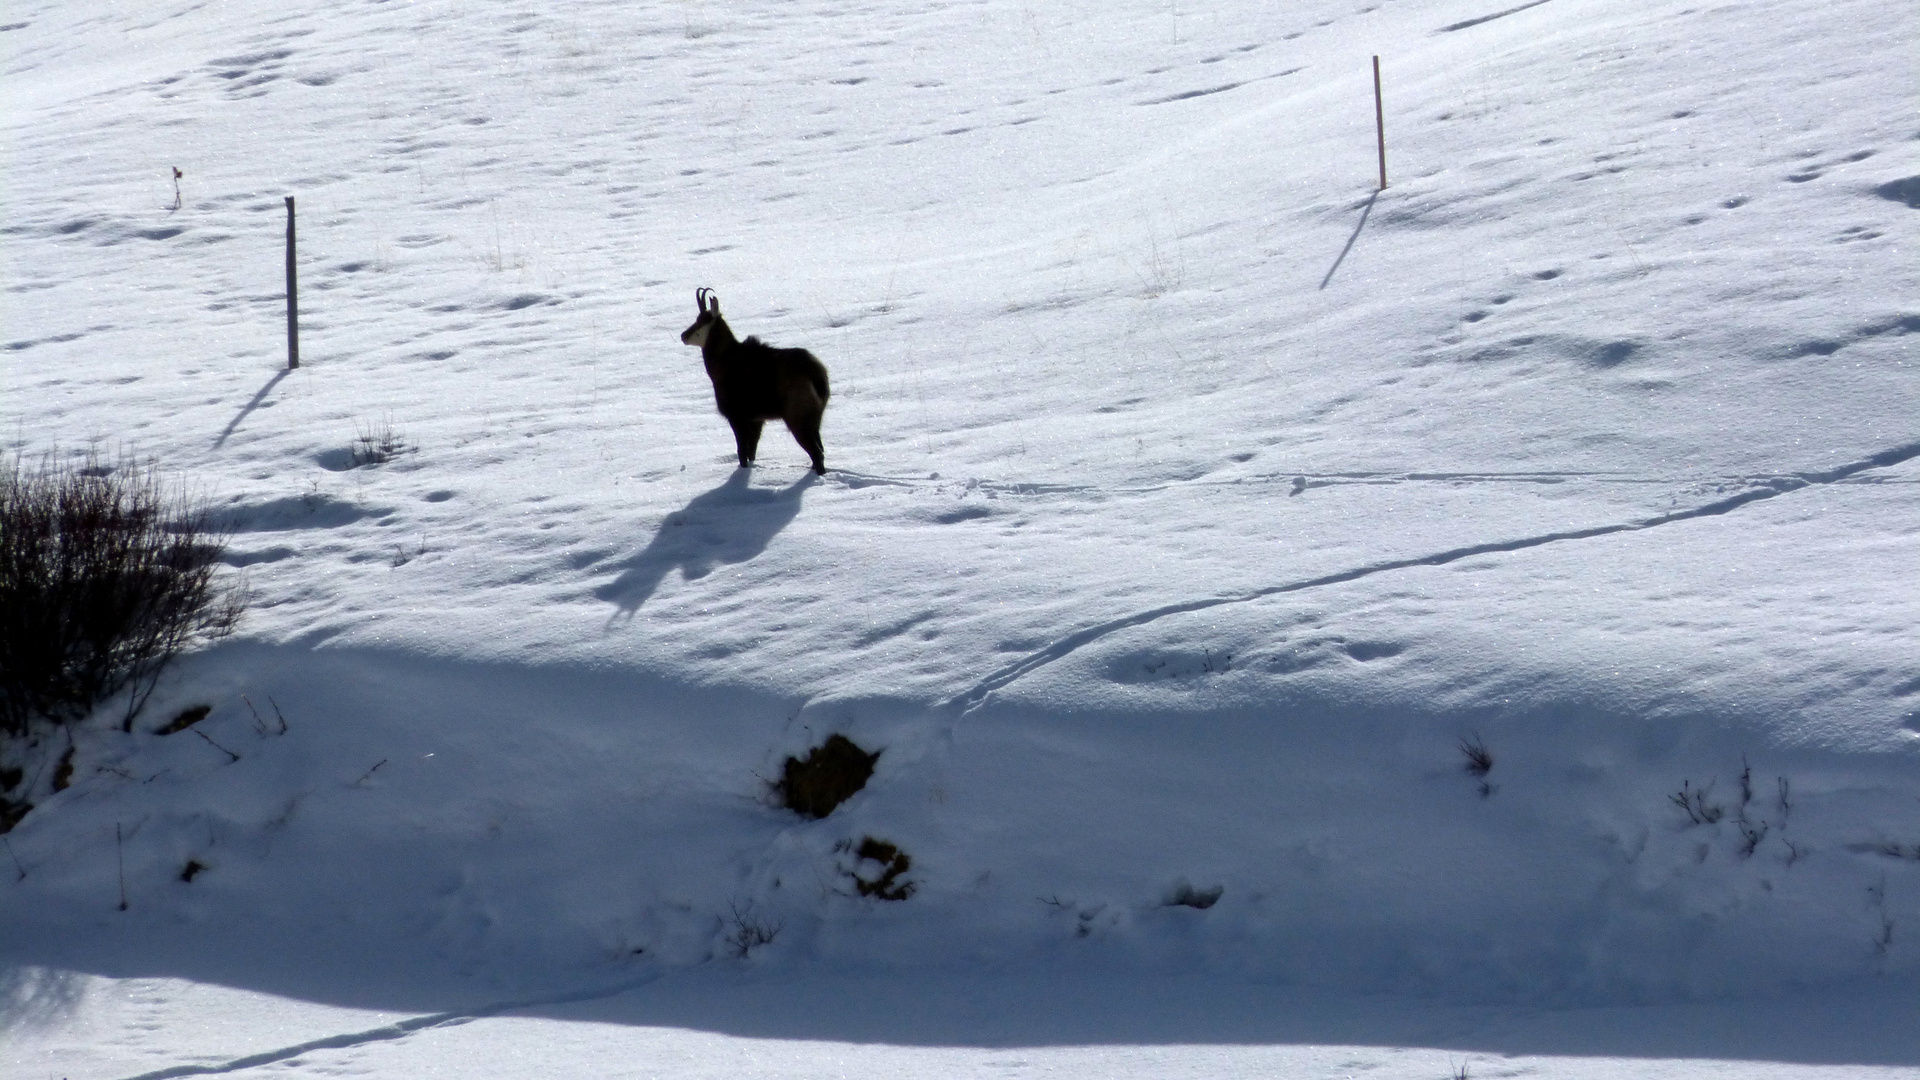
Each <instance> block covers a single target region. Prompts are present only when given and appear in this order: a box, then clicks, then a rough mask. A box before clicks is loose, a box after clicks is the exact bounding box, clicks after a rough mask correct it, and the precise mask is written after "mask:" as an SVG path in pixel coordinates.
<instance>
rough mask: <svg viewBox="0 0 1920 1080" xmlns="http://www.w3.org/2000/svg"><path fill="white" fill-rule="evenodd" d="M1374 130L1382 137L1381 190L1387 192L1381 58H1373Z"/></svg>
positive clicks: (1385, 128)
mask: <svg viewBox="0 0 1920 1080" xmlns="http://www.w3.org/2000/svg"><path fill="white" fill-rule="evenodd" d="M1373 130H1374V131H1375V132H1376V133H1377V134H1378V135H1379V137H1380V190H1381V191H1385V190H1387V111H1386V109H1385V108H1384V107H1382V105H1381V104H1380V58H1379V57H1377V56H1376V57H1374V58H1373Z"/></svg>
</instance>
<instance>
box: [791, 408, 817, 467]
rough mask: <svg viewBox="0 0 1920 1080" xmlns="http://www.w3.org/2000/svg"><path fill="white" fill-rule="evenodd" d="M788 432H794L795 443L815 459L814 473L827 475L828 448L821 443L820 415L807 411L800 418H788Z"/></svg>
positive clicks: (814, 411)
mask: <svg viewBox="0 0 1920 1080" xmlns="http://www.w3.org/2000/svg"><path fill="white" fill-rule="evenodd" d="M787 430H788V431H791V432H793V441H795V442H797V443H799V444H800V449H802V450H805V451H806V452H807V456H808V457H810V458H812V459H813V471H814V472H817V473H819V474H821V475H822V476H824V475H826V472H827V448H826V447H825V446H824V445H822V444H821V442H820V413H819V412H818V411H816V410H807V411H804V412H802V413H800V414H799V415H798V416H790V417H788V418H787Z"/></svg>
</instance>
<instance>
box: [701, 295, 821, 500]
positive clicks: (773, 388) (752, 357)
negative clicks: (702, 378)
mask: <svg viewBox="0 0 1920 1080" xmlns="http://www.w3.org/2000/svg"><path fill="white" fill-rule="evenodd" d="M693 302H694V303H695V304H696V305H698V307H699V308H700V317H699V318H697V319H695V320H694V321H693V325H692V326H689V327H687V329H686V331H685V332H684V333H682V334H681V335H680V343H681V344H683V345H692V346H694V347H696V348H698V349H699V350H700V358H701V359H702V360H704V361H706V365H707V377H708V378H709V379H712V380H713V403H714V404H715V405H716V406H718V407H719V409H720V415H721V416H724V417H726V418H727V423H729V424H731V425H733V439H734V442H735V444H736V445H737V446H738V448H739V451H740V467H741V468H743V469H744V468H746V467H748V466H750V465H752V464H753V458H754V452H755V451H756V450H757V449H758V448H759V446H760V425H761V424H763V423H765V422H766V421H768V420H784V421H786V424H787V430H788V431H791V432H793V437H794V440H795V441H796V442H798V443H799V444H800V447H801V449H803V450H805V451H806V452H807V455H808V456H809V457H811V458H813V471H814V472H817V473H825V472H826V471H827V460H826V448H825V447H824V446H822V445H821V444H820V415H821V414H822V413H824V412H825V411H826V409H827V396H828V394H829V393H830V391H829V390H828V389H827V368H826V365H824V364H822V363H821V362H820V361H819V360H818V359H816V358H815V357H814V355H813V354H812V353H810V352H808V351H807V350H805V349H776V348H774V347H773V346H771V345H768V344H767V343H765V342H763V341H761V340H760V339H759V338H757V337H750V338H748V339H747V340H745V341H740V340H738V339H736V338H735V337H734V336H733V330H732V329H730V328H729V327H728V326H727V320H725V319H723V318H721V317H720V298H719V297H718V296H715V295H714V292H713V290H712V289H708V288H700V289H696V290H694V293H693Z"/></svg>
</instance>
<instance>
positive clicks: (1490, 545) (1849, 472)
mask: <svg viewBox="0 0 1920 1080" xmlns="http://www.w3.org/2000/svg"><path fill="white" fill-rule="evenodd" d="M1916 457H1920V442H1911V443H1907V444H1905V445H1903V446H1897V447H1894V448H1893V449H1891V450H1883V451H1881V452H1880V453H1878V454H1874V455H1873V456H1871V457H1868V458H1864V459H1862V460H1859V461H1855V462H1851V463H1849V464H1846V465H1842V466H1840V467H1838V468H1835V469H1829V470H1827V471H1826V472H1818V473H1794V474H1791V475H1788V476H1782V477H1778V478H1776V479H1774V480H1772V481H1770V482H1769V483H1768V485H1767V486H1764V487H1758V488H1752V489H1749V490H1747V491H1743V492H1740V493H1739V494H1737V495H1733V496H1730V497H1728V498H1725V499H1720V500H1718V501H1715V502H1710V503H1707V504H1705V505H1703V506H1696V507H1694V508H1693V509H1691V510H1677V511H1674V512H1672V513H1667V514H1662V515H1660V516H1659V517H1655V518H1647V519H1645V520H1642V521H1629V522H1625V523H1622V524H1618V525H1596V526H1593V527H1592V528H1586V529H1573V530H1569V531H1566V532H1554V533H1542V534H1540V535H1538V536H1526V537H1521V538H1519V539H1517V540H1493V541H1489V542H1487V543H1484V544H1473V545H1470V546H1468V547H1462V548H1454V549H1452V550H1450V551H1442V552H1439V553H1437V554H1433V555H1416V556H1413V557H1411V558H1405V559H1393V560H1389V561H1387V562H1381V563H1373V564H1371V565H1368V566H1361V567H1355V568H1353V569H1351V570H1341V571H1338V572H1336V573H1332V574H1326V575H1323V576H1321V577H1317V578H1309V579H1307V580H1306V581H1294V582H1289V583H1287V584H1285V585H1271V586H1268V587H1267V588H1264V589H1256V590H1254V591H1252V592H1248V593H1241V594H1239V595H1237V596H1212V597H1207V598H1206V599H1202V600H1187V601H1182V602H1181V603H1177V604H1166V605H1163V606H1161V607H1157V608H1150V609H1148V610H1146V611H1142V612H1136V613H1135V614H1132V615H1127V616H1123V617H1121V618H1118V619H1112V620H1109V621H1107V622H1104V623H1100V624H1098V625H1095V626H1089V627H1087V628H1086V629H1084V630H1080V631H1077V632H1075V633H1072V634H1069V635H1067V636H1066V637H1063V638H1061V639H1060V640H1058V641H1056V642H1054V643H1053V644H1051V645H1049V646H1047V647H1046V648H1044V649H1041V650H1039V651H1037V652H1033V653H1029V654H1028V655H1027V656H1025V657H1024V658H1022V659H1020V660H1017V661H1015V662H1013V663H1012V664H1009V665H1007V666H1005V667H1003V668H1001V669H1000V670H999V671H996V672H994V673H993V674H991V675H989V676H987V677H986V678H984V679H982V680H980V682H978V683H976V684H975V685H974V686H973V688H972V689H970V690H967V691H965V692H964V693H960V694H956V695H954V696H953V697H951V698H948V699H947V700H946V701H944V702H942V703H941V707H943V708H950V709H958V710H959V713H960V715H962V716H964V715H966V714H967V713H970V712H972V711H973V710H975V709H977V708H979V707H980V706H981V705H982V704H983V703H984V702H985V701H986V699H987V695H989V694H991V693H993V692H994V691H995V690H998V689H1000V688H1001V687H1003V686H1006V685H1007V684H1008V683H1011V682H1013V681H1015V680H1016V679H1019V678H1022V677H1023V676H1025V675H1027V674H1029V673H1030V672H1033V671H1036V670H1038V669H1040V668H1042V667H1045V666H1046V665H1048V664H1051V663H1053V662H1054V661H1055V660H1059V659H1061V658H1062V657H1065V656H1067V655H1069V654H1071V653H1073V652H1075V651H1077V650H1078V649H1080V648H1081V647H1082V646H1084V645H1088V644H1091V643H1092V642H1095V641H1098V640H1100V639H1101V638H1104V637H1107V636H1109V635H1111V634H1116V633H1119V632H1120V631H1122V630H1129V629H1132V628H1133V627H1136V626H1144V625H1145V624H1147V623H1150V622H1154V621H1156V620H1158V619H1163V618H1166V617H1167V616H1169V615H1181V614H1185V613H1186V612H1190V611H1204V610H1206V609H1207V608H1212V607H1220V606H1222V605H1225V604H1244V603H1247V602H1249V601H1253V600H1259V599H1263V598H1265V597H1268V596H1278V595H1280V594H1282V593H1292V592H1303V591H1305V590H1307V589H1317V588H1321V587H1322V586H1326V585H1340V584H1344V583H1346V582H1349V581H1357V580H1359V579H1360V578H1364V577H1372V576H1373V575H1375V574H1384V573H1388V572H1391V571H1394V570H1407V569H1411V568H1413V567H1417V566H1444V565H1446V564H1447V563H1450V562H1457V561H1459V560H1461V559H1466V558H1471V557H1472V556H1475V555H1488V554H1492V553H1495V552H1502V551H1524V550H1526V549H1527V548H1535V547H1542V546H1544V545H1546V544H1555V543H1559V542H1561V541H1563V540H1588V539H1592V538H1593V537H1596V536H1609V535H1612V534H1614V533H1627V532H1641V531H1644V530H1647V529H1653V528H1658V527H1659V526H1662V525H1668V524H1672V523H1673V522H1676V521H1689V520H1692V519H1694V518H1703V517H1717V516H1719V515H1721V514H1726V513H1730V512H1732V511H1734V510H1737V509H1739V508H1740V507H1742V506H1745V505H1747V504H1748V503H1754V502H1760V501H1762V500H1765V499H1771V498H1774V497H1776V496H1780V495H1785V494H1786V493H1788V492H1790V491H1799V490H1800V489H1802V488H1808V487H1818V486H1821V485H1824V484H1832V483H1836V482H1838V481H1841V480H1845V479H1847V478H1848V477H1850V476H1853V475H1855V474H1856V473H1862V472H1866V471H1867V470H1869V469H1880V468H1885V467H1887V466H1889V465H1898V464H1900V463H1901V462H1904V461H1909V460H1911V459H1913V458H1916Z"/></svg>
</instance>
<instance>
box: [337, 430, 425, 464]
mask: <svg viewBox="0 0 1920 1080" xmlns="http://www.w3.org/2000/svg"><path fill="white" fill-rule="evenodd" d="M411 449H413V447H412V446H411V445H409V444H408V443H407V441H406V439H404V438H402V437H400V436H399V435H397V434H395V433H394V430H393V421H391V420H382V421H380V422H379V423H378V424H370V425H367V426H365V427H362V428H360V429H359V433H358V434H357V435H356V436H355V437H354V440H353V445H352V446H350V447H348V448H347V456H348V458H349V459H350V460H351V461H352V462H353V464H354V465H356V466H359V465H384V464H386V463H387V462H389V461H392V460H393V459H394V458H396V457H399V456H400V455H401V454H404V453H406V452H407V451H409V450H411Z"/></svg>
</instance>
